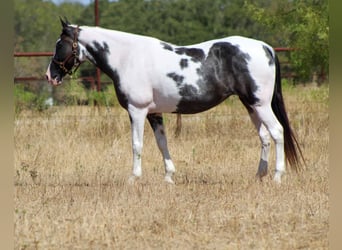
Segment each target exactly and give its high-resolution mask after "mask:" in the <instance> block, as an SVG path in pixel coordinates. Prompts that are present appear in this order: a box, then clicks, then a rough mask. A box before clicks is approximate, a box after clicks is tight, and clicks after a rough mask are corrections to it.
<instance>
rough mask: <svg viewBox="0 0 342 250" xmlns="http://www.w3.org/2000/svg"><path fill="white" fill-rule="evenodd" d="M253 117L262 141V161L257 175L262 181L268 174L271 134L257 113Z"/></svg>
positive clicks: (251, 114) (252, 114)
mask: <svg viewBox="0 0 342 250" xmlns="http://www.w3.org/2000/svg"><path fill="white" fill-rule="evenodd" d="M249 115H250V117H251V120H252V122H253V123H254V125H255V128H256V129H257V131H258V134H259V137H260V141H261V153H260V161H259V166H258V172H257V174H256V176H257V177H259V178H260V179H261V178H262V177H264V176H265V175H267V172H268V160H269V154H270V146H271V143H270V140H271V138H270V134H269V132H268V130H267V129H266V127H265V126H264V124H262V122H261V120H260V119H259V117H258V116H257V115H256V114H255V111H253V113H250V114H249Z"/></svg>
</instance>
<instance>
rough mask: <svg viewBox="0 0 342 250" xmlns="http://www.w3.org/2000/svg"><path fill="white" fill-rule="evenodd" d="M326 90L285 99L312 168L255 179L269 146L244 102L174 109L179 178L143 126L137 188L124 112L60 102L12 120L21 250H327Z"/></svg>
mask: <svg viewBox="0 0 342 250" xmlns="http://www.w3.org/2000/svg"><path fill="white" fill-rule="evenodd" d="M328 95H329V88H328V86H322V87H320V88H315V87H312V86H306V87H305V86H299V87H295V88H294V87H287V88H285V89H284V98H285V102H286V105H287V109H288V114H289V117H290V120H291V122H292V126H293V128H294V130H295V131H296V134H297V136H298V139H299V142H300V144H301V145H302V149H303V153H304V155H305V159H306V161H307V166H306V167H305V168H304V169H303V171H302V172H301V173H299V174H296V173H295V172H294V171H290V170H289V171H288V172H287V174H286V175H285V176H284V178H283V183H282V184H281V185H277V184H276V183H274V182H273V181H272V177H273V174H274V162H275V161H274V145H273V144H272V149H271V150H272V152H271V158H270V160H271V161H270V171H269V175H268V176H266V177H265V178H264V180H263V181H262V182H260V181H257V180H256V179H255V173H256V171H257V164H258V161H259V151H260V144H259V138H258V136H257V133H256V131H255V129H254V127H253V125H252V123H251V121H250V120H249V117H248V115H247V112H246V110H245V109H244V107H243V106H242V104H240V102H239V101H238V99H237V98H230V99H229V100H228V101H226V102H225V103H224V104H221V105H219V106H218V107H216V108H214V109H212V110H210V111H207V112H205V113H201V114H198V115H191V116H190V115H189V116H183V117H182V121H183V127H182V132H181V135H180V136H179V137H178V138H176V137H175V136H174V129H175V123H176V116H175V115H172V114H168V115H166V116H165V123H166V130H167V134H168V142H169V149H170V153H171V156H172V157H173V160H174V163H175V165H176V170H177V172H176V175H175V178H174V179H175V182H176V185H174V186H173V185H169V184H166V183H164V182H163V176H164V169H163V163H162V158H161V154H160V153H159V151H158V148H157V146H156V143H155V139H154V137H153V133H152V131H151V129H150V128H149V124H148V123H146V126H145V140H144V150H143V155H142V160H143V177H142V178H141V179H140V180H139V181H138V182H137V183H136V184H134V185H132V186H130V185H128V183H127V179H128V177H129V175H130V174H131V165H132V162H131V160H132V156H131V137H130V126H129V119H128V116H127V114H126V112H125V111H124V110H122V109H121V108H109V109H106V108H105V107H102V108H101V109H98V108H94V107H53V108H51V109H50V110H47V111H45V112H43V113H36V112H33V111H23V112H21V113H20V114H18V115H17V116H16V118H15V125H14V130H15V132H14V133H15V138H14V140H15V142H14V143H15V166H14V185H15V189H14V206H15V211H14V228H15V232H14V236H15V249H328V237H327V234H328V229H329V224H328V218H329V203H328V201H329V189H328V144H329V136H328V132H329V126H328V123H329V122H328V120H329V116H328Z"/></svg>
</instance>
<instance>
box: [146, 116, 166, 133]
mask: <svg viewBox="0 0 342 250" xmlns="http://www.w3.org/2000/svg"><path fill="white" fill-rule="evenodd" d="M147 120H148V121H149V123H150V125H151V127H152V129H153V131H156V130H157V129H158V126H162V125H163V117H162V116H161V115H160V114H148V115H147Z"/></svg>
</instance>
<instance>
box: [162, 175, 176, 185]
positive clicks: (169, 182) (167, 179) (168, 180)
mask: <svg viewBox="0 0 342 250" xmlns="http://www.w3.org/2000/svg"><path fill="white" fill-rule="evenodd" d="M164 181H165V182H166V183H168V184H172V185H174V184H175V182H174V181H173V180H172V178H171V176H165V178H164Z"/></svg>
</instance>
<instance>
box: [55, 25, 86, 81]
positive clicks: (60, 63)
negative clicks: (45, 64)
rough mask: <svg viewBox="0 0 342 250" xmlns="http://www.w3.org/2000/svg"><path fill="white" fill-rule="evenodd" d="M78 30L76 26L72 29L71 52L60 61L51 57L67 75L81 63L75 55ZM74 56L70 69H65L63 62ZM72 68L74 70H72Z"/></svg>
mask: <svg viewBox="0 0 342 250" xmlns="http://www.w3.org/2000/svg"><path fill="white" fill-rule="evenodd" d="M78 31H79V28H78V26H77V27H76V28H75V29H74V39H73V41H72V51H71V54H70V55H68V56H67V57H66V58H65V59H64V61H62V62H60V61H57V60H56V59H55V58H52V60H53V62H54V63H56V64H58V66H59V67H60V69H62V70H63V72H64V73H65V74H69V75H72V74H73V73H74V72H75V71H76V70H77V69H78V67H79V66H80V65H81V61H80V59H79V58H78V55H77V52H78V51H77V48H78V42H77V38H78ZM72 57H73V58H74V64H73V65H72V67H71V69H67V68H66V67H65V64H66V63H67V62H68V61H69V60H70V59H71V58H72ZM73 68H74V70H73Z"/></svg>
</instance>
